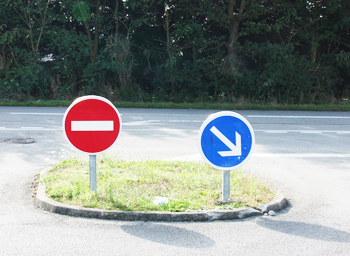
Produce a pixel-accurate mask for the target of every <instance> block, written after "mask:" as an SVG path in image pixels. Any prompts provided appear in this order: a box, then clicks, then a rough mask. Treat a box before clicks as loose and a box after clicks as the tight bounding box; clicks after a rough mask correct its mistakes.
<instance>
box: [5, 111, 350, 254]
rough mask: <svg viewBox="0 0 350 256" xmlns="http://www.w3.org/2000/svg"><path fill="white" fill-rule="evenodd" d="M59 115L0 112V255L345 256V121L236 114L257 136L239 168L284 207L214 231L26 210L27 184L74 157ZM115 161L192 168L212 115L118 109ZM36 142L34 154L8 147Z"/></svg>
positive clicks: (349, 150) (349, 169)
mask: <svg viewBox="0 0 350 256" xmlns="http://www.w3.org/2000/svg"><path fill="white" fill-rule="evenodd" d="M64 111H65V108H26V107H0V141H2V142H0V150H1V152H2V154H1V155H0V163H1V165H0V175H1V179H0V244H1V246H0V255H47V254H49V255H62V254H64V255H164V254H167V255H183V254H185V255H217V254H222V255H233V254H246V255H349V251H350V217H349V214H348V213H349V212H350V201H349V199H348V197H349V195H350V186H349V184H350V147H349V145H350V113H348V112H294V111H290V112H289V111H237V112H239V113H240V114H242V115H243V116H244V117H246V118H247V119H248V120H249V121H250V122H251V124H252V126H253V128H254V129H255V131H256V143H257V145H256V147H255V152H254V154H253V156H252V158H251V159H250V160H249V161H248V163H247V164H246V165H245V166H244V167H243V170H244V171H245V172H247V173H251V174H253V175H255V176H259V177H261V178H263V179H267V180H268V181H270V182H271V183H272V184H273V186H274V187H276V188H278V189H279V190H280V191H281V192H282V193H283V194H284V196H285V197H286V198H287V199H288V200H289V201H290V203H291V207H288V208H286V209H285V210H282V211H280V212H278V213H277V215H276V216H258V217H251V218H247V219H239V220H230V221H213V222H175V223H168V222H143V221H135V222H128V221H110V220H98V219H86V218H75V217H69V216H64V215H59V214H53V213H50V212H47V211H43V210H42V209H40V208H38V207H36V206H34V204H33V198H32V197H31V188H29V187H30V185H31V182H32V180H33V177H34V175H35V174H37V173H38V172H40V171H41V170H42V169H44V168H46V167H48V166H51V165H53V164H55V163H57V162H58V161H59V160H60V159H63V158H66V157H68V156H77V157H85V156H83V155H80V154H78V153H76V152H75V151H74V149H72V148H71V147H70V145H69V144H68V142H66V141H65V138H64V136H63V133H62V131H61V130H60V126H61V120H62V117H63V113H64ZM119 111H120V113H121V114H122V119H123V123H124V126H123V133H122V135H121V137H120V139H119V141H118V143H117V145H116V146H115V147H114V148H113V149H112V150H111V151H110V152H109V153H110V154H114V153H116V154H117V155H118V156H119V157H120V158H123V159H152V158H154V159H199V158H198V155H199V154H198V149H197V131H198V129H199V127H200V125H201V123H202V122H203V121H204V120H205V119H206V118H207V116H208V115H209V114H210V113H214V112H216V111H210V110H161V109H151V110H148V109H119ZM10 138H21V139H27V138H31V139H34V140H35V141H36V142H35V143H32V144H12V143H5V142H3V141H5V140H6V139H10Z"/></svg>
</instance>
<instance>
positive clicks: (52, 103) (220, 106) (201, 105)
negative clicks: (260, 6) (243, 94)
mask: <svg viewBox="0 0 350 256" xmlns="http://www.w3.org/2000/svg"><path fill="white" fill-rule="evenodd" d="M72 102H73V101H68V100H37V101H12V100H0V106H31V107H68V106H69V105H70V104H71V103H72ZM113 104H114V105H115V106H116V107H117V108H162V109H217V110H296V111H350V104H349V103H348V102H347V101H345V102H343V103H338V104H325V105H315V104H298V105H284V104H271V103H267V104H250V103H242V104H234V103H206V102H196V103H172V102H113Z"/></svg>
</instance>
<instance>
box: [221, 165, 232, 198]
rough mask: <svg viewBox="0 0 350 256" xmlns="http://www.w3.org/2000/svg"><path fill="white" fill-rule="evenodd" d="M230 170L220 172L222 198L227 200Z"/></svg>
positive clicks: (229, 191) (229, 192)
mask: <svg viewBox="0 0 350 256" xmlns="http://www.w3.org/2000/svg"><path fill="white" fill-rule="evenodd" d="M230 194H231V189H230V171H223V172H222V200H223V201H228V200H229V199H230Z"/></svg>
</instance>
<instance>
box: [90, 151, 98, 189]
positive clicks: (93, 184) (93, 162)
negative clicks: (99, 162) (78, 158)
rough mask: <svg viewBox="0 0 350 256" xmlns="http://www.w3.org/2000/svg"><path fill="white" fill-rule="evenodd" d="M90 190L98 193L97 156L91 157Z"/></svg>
mask: <svg viewBox="0 0 350 256" xmlns="http://www.w3.org/2000/svg"><path fill="white" fill-rule="evenodd" d="M90 189H91V190H92V191H93V192H94V193H96V192H97V178H96V155H90Z"/></svg>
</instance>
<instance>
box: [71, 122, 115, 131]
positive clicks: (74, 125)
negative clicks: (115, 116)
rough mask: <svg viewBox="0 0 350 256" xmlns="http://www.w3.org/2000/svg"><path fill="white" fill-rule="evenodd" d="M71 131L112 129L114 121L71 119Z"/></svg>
mask: <svg viewBox="0 0 350 256" xmlns="http://www.w3.org/2000/svg"><path fill="white" fill-rule="evenodd" d="M71 130H72V132H97V131H113V130H114V121H72V122H71Z"/></svg>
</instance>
